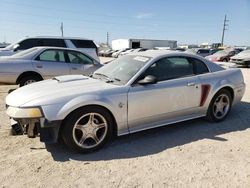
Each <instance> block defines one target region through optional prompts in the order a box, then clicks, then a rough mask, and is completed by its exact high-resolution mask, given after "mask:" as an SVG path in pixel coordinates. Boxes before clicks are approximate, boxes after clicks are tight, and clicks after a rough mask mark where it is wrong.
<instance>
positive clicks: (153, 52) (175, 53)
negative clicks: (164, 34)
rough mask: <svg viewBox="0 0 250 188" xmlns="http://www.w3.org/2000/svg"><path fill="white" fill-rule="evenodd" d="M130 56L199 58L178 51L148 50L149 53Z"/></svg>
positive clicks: (144, 52) (136, 53)
mask: <svg viewBox="0 0 250 188" xmlns="http://www.w3.org/2000/svg"><path fill="white" fill-rule="evenodd" d="M129 55H140V56H147V57H151V58H157V57H162V56H166V55H171V56H188V57H199V56H197V55H192V54H189V53H185V52H178V51H173V50H147V51H143V52H134V53H130V54H129Z"/></svg>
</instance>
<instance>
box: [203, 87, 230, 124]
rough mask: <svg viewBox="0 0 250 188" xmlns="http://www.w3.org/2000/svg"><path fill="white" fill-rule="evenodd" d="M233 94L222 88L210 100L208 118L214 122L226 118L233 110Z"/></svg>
mask: <svg viewBox="0 0 250 188" xmlns="http://www.w3.org/2000/svg"><path fill="white" fill-rule="evenodd" d="M231 105H232V96H231V94H230V92H229V91H228V90H226V89H222V90H220V91H219V92H218V93H217V94H216V95H215V96H214V97H213V99H212V101H211V102H210V105H209V108H208V111H207V119H208V120H209V121H213V122H219V121H222V120H224V119H225V118H226V116H227V115H228V113H229V112H230V110H231Z"/></svg>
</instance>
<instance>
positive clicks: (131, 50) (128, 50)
mask: <svg viewBox="0 0 250 188" xmlns="http://www.w3.org/2000/svg"><path fill="white" fill-rule="evenodd" d="M133 51H134V49H127V50H125V51H123V52H121V53H120V54H119V56H118V57H120V56H123V55H127V54H129V53H131V52H133Z"/></svg>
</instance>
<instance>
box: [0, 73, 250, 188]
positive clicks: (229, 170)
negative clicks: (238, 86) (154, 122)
mask: <svg viewBox="0 0 250 188" xmlns="http://www.w3.org/2000/svg"><path fill="white" fill-rule="evenodd" d="M242 71H243V73H244V78H245V82H246V84H247V90H246V93H245V96H244V98H243V100H242V102H241V104H239V105H238V106H235V107H234V108H233V110H232V111H231V113H230V115H229V116H228V118H227V119H226V120H225V121H224V122H221V123H208V122H207V121H205V120H203V119H197V120H192V121H188V122H184V123H178V124H174V125H169V126H166V127H162V128H157V129H153V130H148V131H144V132H140V133H136V134H132V135H128V136H123V137H119V138H116V139H115V140H113V141H112V142H111V143H110V144H109V145H107V146H106V147H105V148H104V149H102V150H100V151H98V152H96V153H92V154H88V155H82V154H77V153H73V152H71V151H69V150H68V149H67V148H65V147H64V146H63V145H60V144H53V145H44V144H43V143H40V142H39V138H35V139H28V138H27V137H26V136H11V135H10V134H9V132H10V126H9V119H8V117H7V115H6V114H5V104H4V98H5V96H6V95H7V91H8V90H9V89H10V88H13V86H12V87H9V86H0V120H1V122H0V164H1V165H0V186H1V187H31V186H34V187H110V188H112V187H220V188H221V187H247V188H248V187H250V116H249V114H250V69H242Z"/></svg>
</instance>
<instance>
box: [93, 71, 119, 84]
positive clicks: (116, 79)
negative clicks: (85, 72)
mask: <svg viewBox="0 0 250 188" xmlns="http://www.w3.org/2000/svg"><path fill="white" fill-rule="evenodd" d="M95 75H97V76H102V77H104V78H106V80H107V81H106V83H112V82H115V81H116V82H120V81H121V80H120V79H119V78H110V77H109V76H107V75H105V74H102V73H95Z"/></svg>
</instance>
